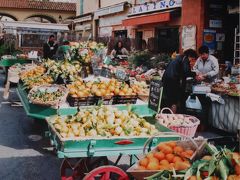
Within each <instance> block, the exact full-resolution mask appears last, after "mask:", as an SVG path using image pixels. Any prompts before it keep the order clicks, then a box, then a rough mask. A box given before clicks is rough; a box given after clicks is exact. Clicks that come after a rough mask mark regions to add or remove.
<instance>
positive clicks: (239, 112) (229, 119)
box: [209, 95, 240, 133]
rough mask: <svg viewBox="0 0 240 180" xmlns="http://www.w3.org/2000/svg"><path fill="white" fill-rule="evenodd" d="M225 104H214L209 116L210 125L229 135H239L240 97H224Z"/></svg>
mask: <svg viewBox="0 0 240 180" xmlns="http://www.w3.org/2000/svg"><path fill="white" fill-rule="evenodd" d="M222 98H223V99H224V101H225V104H220V103H218V102H215V101H214V102H212V103H211V108H210V114H209V116H210V117H209V121H210V124H211V125H212V126H213V127H215V128H218V129H221V130H224V131H226V132H229V133H237V130H238V129H240V108H239V107H240V106H239V105H240V100H239V97H233V96H228V95H222Z"/></svg>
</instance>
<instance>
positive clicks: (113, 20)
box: [99, 13, 127, 27]
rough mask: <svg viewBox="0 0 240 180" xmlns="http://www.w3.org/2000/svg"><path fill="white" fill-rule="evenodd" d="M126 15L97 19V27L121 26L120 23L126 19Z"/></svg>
mask: <svg viewBox="0 0 240 180" xmlns="http://www.w3.org/2000/svg"><path fill="white" fill-rule="evenodd" d="M126 17H127V15H126V14H122V13H121V14H118V15H113V16H105V17H104V18H100V19H99V27H107V26H115V25H122V21H123V20H124V19H126Z"/></svg>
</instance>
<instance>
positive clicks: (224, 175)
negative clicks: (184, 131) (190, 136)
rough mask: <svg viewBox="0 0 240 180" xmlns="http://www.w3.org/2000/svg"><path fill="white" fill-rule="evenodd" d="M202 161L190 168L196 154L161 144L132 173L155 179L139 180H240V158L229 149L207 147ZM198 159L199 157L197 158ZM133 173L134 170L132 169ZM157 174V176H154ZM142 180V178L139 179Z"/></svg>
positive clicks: (171, 145) (141, 160)
mask: <svg viewBox="0 0 240 180" xmlns="http://www.w3.org/2000/svg"><path fill="white" fill-rule="evenodd" d="M203 147H204V148H203V149H202V151H201V152H200V154H199V155H200V157H201V158H198V159H196V160H195V161H193V163H191V164H190V162H189V158H190V157H191V156H194V151H193V150H191V149H185V148H183V147H181V146H178V145H177V144H176V142H166V143H160V144H159V145H158V146H157V149H156V150H154V151H152V152H150V153H149V154H147V155H146V156H145V157H144V158H143V159H140V160H139V162H138V164H137V165H136V166H135V167H136V169H135V171H132V170H130V171H129V170H128V171H129V172H130V173H133V172H134V173H135V174H134V177H137V174H140V173H141V175H144V173H145V175H146V174H149V172H151V173H152V174H153V175H151V176H147V177H146V176H144V177H145V178H144V177H142V176H141V177H142V178H140V179H143V178H144V179H147V180H160V179H178V180H239V179H240V154H239V153H236V152H232V151H231V150H229V149H227V148H221V149H220V148H219V149H218V148H216V147H215V146H214V145H212V144H207V143H206V144H205V145H204V146H203ZM196 157H198V156H196ZM130 169H131V168H130ZM154 172H155V173H154ZM139 177H140V176H139Z"/></svg>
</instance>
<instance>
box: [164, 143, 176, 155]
mask: <svg viewBox="0 0 240 180" xmlns="http://www.w3.org/2000/svg"><path fill="white" fill-rule="evenodd" d="M162 152H163V153H164V154H171V153H173V149H172V148H171V147H170V146H168V145H166V146H164V148H163V150H162Z"/></svg>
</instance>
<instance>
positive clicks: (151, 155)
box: [146, 153, 154, 159]
mask: <svg viewBox="0 0 240 180" xmlns="http://www.w3.org/2000/svg"><path fill="white" fill-rule="evenodd" d="M146 157H147V158H148V159H150V158H153V157H154V156H153V153H148V154H147V156H146Z"/></svg>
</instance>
